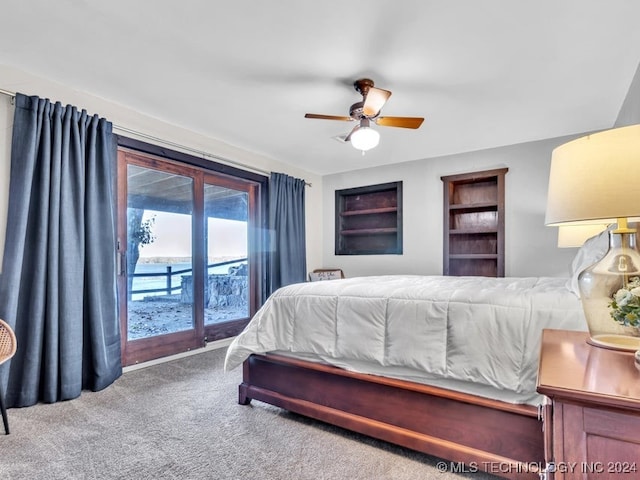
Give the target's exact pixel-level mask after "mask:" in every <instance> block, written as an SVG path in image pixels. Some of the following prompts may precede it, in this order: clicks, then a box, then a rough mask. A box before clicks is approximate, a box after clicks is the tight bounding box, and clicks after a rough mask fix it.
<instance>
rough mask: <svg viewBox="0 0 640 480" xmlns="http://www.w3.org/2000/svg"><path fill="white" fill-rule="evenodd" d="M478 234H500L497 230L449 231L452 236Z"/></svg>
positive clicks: (461, 229) (458, 229)
mask: <svg viewBox="0 0 640 480" xmlns="http://www.w3.org/2000/svg"><path fill="white" fill-rule="evenodd" d="M476 233H498V230H497V229H496V228H457V229H455V230H449V234H450V235H474V234H476Z"/></svg>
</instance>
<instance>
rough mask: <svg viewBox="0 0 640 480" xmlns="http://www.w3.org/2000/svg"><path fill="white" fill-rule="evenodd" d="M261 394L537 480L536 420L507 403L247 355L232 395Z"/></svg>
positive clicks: (320, 416)
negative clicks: (236, 392) (238, 383)
mask: <svg viewBox="0 0 640 480" xmlns="http://www.w3.org/2000/svg"><path fill="white" fill-rule="evenodd" d="M252 399H255V400H259V401H263V402H266V403H269V404H272V405H275V406H278V407H281V408H284V409H286V410H289V411H291V412H295V413H298V414H301V415H305V416H308V417H310V418H315V419H317V420H320V421H323V422H326V423H329V424H332V425H336V426H339V427H342V428H345V429H348V430H351V431H354V432H358V433H362V434H365V435H368V436H371V437H374V438H378V439H381V440H384V441H387V442H390V443H393V444H397V445H401V446H403V447H407V448H410V449H412V450H416V451H419V452H423V453H426V454H429V455H434V456H436V457H440V458H443V459H445V460H448V461H451V462H460V463H464V464H466V465H467V466H468V467H469V469H470V470H471V471H473V470H481V471H486V472H489V473H492V474H494V475H497V476H501V477H504V478H509V479H514V480H515V479H518V480H520V479H527V480H534V479H535V480H537V479H538V478H539V476H538V471H539V470H540V469H542V468H543V467H544V445H543V443H544V442H543V432H542V422H541V421H540V419H539V418H538V410H537V409H536V408H535V407H533V406H528V405H515V404H510V403H505V402H499V401H495V400H490V399H486V398H482V397H477V396H474V395H469V394H465V393H460V392H455V391H452V390H446V389H442V388H437V387H432V386H428V385H423V384H419V383H415V382H407V381H403V380H396V379H390V378H387V377H379V376H375V375H366V374H359V373H354V372H349V371H346V370H343V369H340V368H336V367H332V366H328V365H324V364H319V363H314V362H307V361H303V360H297V359H293V358H289V357H285V356H281V355H271V354H267V355H252V356H251V357H249V359H247V360H246V361H245V363H244V366H243V382H242V384H241V385H240V386H239V402H240V403H241V404H248V403H249V402H250V401H251V400H252Z"/></svg>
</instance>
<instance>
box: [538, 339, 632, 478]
mask: <svg viewBox="0 0 640 480" xmlns="http://www.w3.org/2000/svg"><path fill="white" fill-rule="evenodd" d="M587 338H588V333H586V332H574V331H566V330H549V329H546V330H543V332H542V345H541V351H540V365H539V370H538V388H537V390H538V392H540V393H542V394H544V395H546V396H547V397H548V398H550V399H551V405H550V406H547V407H546V411H545V418H544V428H545V451H546V454H547V455H548V456H551V459H550V460H551V461H552V462H553V464H552V465H551V468H549V469H548V470H549V472H550V474H548V476H547V478H549V479H551V478H553V479H554V480H573V479H580V480H585V479H598V480H601V479H616V480H626V479H628V480H632V479H637V478H640V371H638V370H637V369H636V367H635V365H634V355H633V353H628V352H619V351H614V350H608V349H605V348H600V347H594V346H591V345H589V344H588V343H587V342H586V339H587ZM554 470H555V474H553V475H552V474H551V473H553V471H554Z"/></svg>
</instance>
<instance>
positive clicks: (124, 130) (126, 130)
mask: <svg viewBox="0 0 640 480" xmlns="http://www.w3.org/2000/svg"><path fill="white" fill-rule="evenodd" d="M0 94H2V95H7V96H9V97H11V100H12V102H13V99H14V98H15V97H16V93H15V92H10V91H9V90H5V89H3V88H0ZM113 129H114V130H119V131H120V132H122V133H128V134H130V135H136V136H138V137H141V138H145V139H147V140H151V141H154V142H157V143H162V144H164V145H167V146H171V147H174V148H179V149H180V150H186V151H188V152H191V153H194V154H198V155H202V156H203V157H209V158H212V159H214V160H218V161H220V162H222V163H227V164H230V165H233V166H236V167H240V168H244V169H248V170H253V171H254V172H257V173H261V174H263V175H267V176H270V175H271V172H268V171H267V170H262V169H261V168H256V167H252V166H251V165H247V164H244V163H241V162H236V161H235V160H231V159H228V158H224V157H221V156H219V155H214V154H213V153H208V152H205V151H203V150H198V149H196V148H191V147H187V146H185V145H180V144H179V143H175V142H171V141H169V140H164V139H162V138H159V137H154V136H153V135H148V134H146V133H142V132H138V131H136V130H132V129H130V128H126V127H121V126H119V125H113ZM304 184H305V185H307V186H309V187H311V186H312V184H311V183H309V182H307V181H306V180H305V182H304Z"/></svg>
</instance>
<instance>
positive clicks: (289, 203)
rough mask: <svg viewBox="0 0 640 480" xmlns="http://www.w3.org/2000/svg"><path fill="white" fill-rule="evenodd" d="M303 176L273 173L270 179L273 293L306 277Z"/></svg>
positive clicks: (271, 287)
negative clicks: (296, 176) (295, 176)
mask: <svg viewBox="0 0 640 480" xmlns="http://www.w3.org/2000/svg"><path fill="white" fill-rule="evenodd" d="M304 188H305V182H304V180H301V179H297V178H293V177H290V176H288V175H285V174H283V173H271V177H270V179H269V230H270V232H271V241H270V243H271V248H270V268H269V272H270V273H269V276H270V282H269V285H270V288H269V293H273V292H274V291H275V290H277V289H278V288H280V287H283V286H285V285H289V284H291V283H299V282H304V281H305V280H306V277H307V253H306V247H305V233H304Z"/></svg>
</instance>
